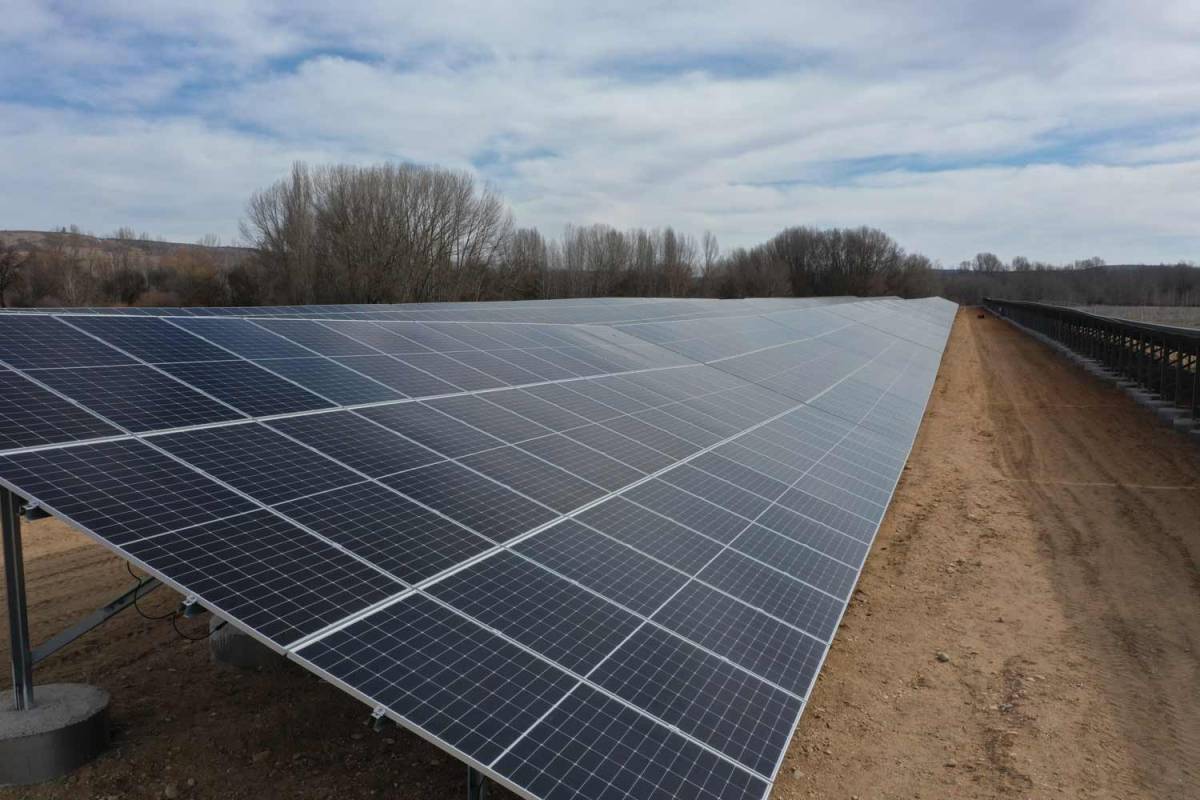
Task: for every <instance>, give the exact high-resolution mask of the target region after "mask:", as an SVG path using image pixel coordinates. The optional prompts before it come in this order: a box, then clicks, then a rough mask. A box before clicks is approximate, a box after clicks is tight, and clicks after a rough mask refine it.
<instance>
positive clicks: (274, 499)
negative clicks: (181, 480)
mask: <svg viewBox="0 0 1200 800" xmlns="http://www.w3.org/2000/svg"><path fill="white" fill-rule="evenodd" d="M152 441H153V442H154V444H156V445H157V446H159V447H161V448H163V449H164V450H166V451H168V452H170V453H171V454H172V455H174V456H176V457H178V458H180V459H182V460H184V461H186V462H187V463H189V464H191V465H193V466H195V467H196V468H198V469H200V470H203V471H204V472H206V473H208V474H209V475H212V476H213V477H214V478H216V479H217V480H220V481H224V482H225V483H227V484H229V485H230V486H232V487H233V488H235V489H237V490H238V491H240V492H245V493H246V494H248V495H250V496H251V497H253V498H254V499H255V500H258V501H259V502H260V503H266V504H267V505H271V504H273V503H281V502H283V501H284V500H291V499H293V498H295V497H300V496H302V495H307V494H312V493H314V492H323V491H326V490H328V489H334V488H336V487H338V486H349V485H350V484H353V483H359V482H361V481H362V478H361V477H360V476H358V475H356V474H354V473H353V472H351V471H350V470H348V469H345V468H344V467H340V466H338V465H337V464H336V463H334V462H333V461H331V460H329V459H328V458H325V457H324V456H322V455H320V454H319V453H314V452H313V451H312V450H309V449H308V448H306V447H304V446H302V445H299V444H297V443H295V442H293V441H291V440H289V439H287V438H286V437H284V436H280V435H279V434H278V433H275V432H274V431H272V430H269V429H267V428H265V427H263V426H262V425H259V424H249V425H230V426H225V427H221V428H205V429H202V430H193V431H183V432H180V433H172V434H168V435H166V436H155V437H154V438H153V439H152Z"/></svg>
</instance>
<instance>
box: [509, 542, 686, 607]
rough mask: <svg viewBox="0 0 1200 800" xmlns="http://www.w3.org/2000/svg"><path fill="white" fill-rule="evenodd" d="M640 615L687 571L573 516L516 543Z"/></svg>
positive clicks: (520, 550)
mask: <svg viewBox="0 0 1200 800" xmlns="http://www.w3.org/2000/svg"><path fill="white" fill-rule="evenodd" d="M513 549H514V550H515V551H516V552H518V553H520V554H521V555H523V556H526V557H527V558H531V559H533V560H534V561H536V562H538V563H539V564H542V565H543V566H545V567H548V568H549V569H551V570H553V571H554V572H557V573H558V574H559V575H562V576H564V577H566V578H569V579H570V580H573V581H575V582H577V583H579V584H580V585H582V586H586V587H587V588H589V589H591V590H592V591H594V592H597V593H599V594H601V595H603V596H605V597H607V598H609V599H611V600H613V601H614V602H616V603H619V604H621V605H623V606H625V607H626V608H628V609H630V610H632V611H634V612H636V613H638V614H651V613H653V612H654V611H655V610H656V609H657V608H658V607H659V606H660V605H662V604H663V603H664V602H666V600H667V599H668V598H669V597H670V596H671V595H672V594H674V593H675V592H676V591H677V590H678V589H679V587H681V586H683V584H684V583H686V582H687V577H686V576H685V575H683V573H680V572H677V571H675V570H673V569H671V568H670V567H668V566H666V565H664V564H662V563H660V562H658V561H655V560H654V559H652V558H650V557H649V556H645V555H642V554H641V553H639V552H637V551H636V550H634V549H633V548H631V547H627V546H626V545H623V544H620V543H619V542H617V541H615V540H613V539H610V538H608V537H607V536H602V535H600V534H599V533H598V532H597V531H594V530H592V529H590V528H586V527H584V526H583V525H580V524H579V523H577V522H574V521H572V520H565V521H563V522H560V523H558V524H557V525H555V526H553V527H552V528H549V529H548V530H545V531H542V532H541V533H539V534H537V535H536V536H531V537H529V538H528V539H525V540H524V541H522V542H521V543H519V544H517V545H516V546H515V547H514V548H513Z"/></svg>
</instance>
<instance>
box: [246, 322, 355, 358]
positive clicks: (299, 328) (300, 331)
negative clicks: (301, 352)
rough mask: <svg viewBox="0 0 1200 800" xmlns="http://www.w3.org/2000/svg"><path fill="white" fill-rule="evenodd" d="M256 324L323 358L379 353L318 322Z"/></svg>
mask: <svg viewBox="0 0 1200 800" xmlns="http://www.w3.org/2000/svg"><path fill="white" fill-rule="evenodd" d="M257 324H258V325H260V326H261V327H263V328H266V329H267V330H269V331H271V332H272V333H277V334H279V335H280V336H283V337H284V338H286V339H289V340H291V341H293V342H295V343H296V344H299V345H301V346H303V347H307V348H308V349H309V350H312V351H314V352H317V353H320V354H321V355H323V356H359V355H371V354H377V353H378V352H379V351H377V350H375V349H374V348H372V347H368V346H367V345H365V344H363V343H362V342H359V341H356V340H354V339H351V338H350V337H349V336H343V335H342V334H340V333H338V332H337V331H334V330H331V329H329V328H326V327H325V326H324V325H321V324H320V323H318V322H311V321H307V320H296V319H263V320H258V321H257Z"/></svg>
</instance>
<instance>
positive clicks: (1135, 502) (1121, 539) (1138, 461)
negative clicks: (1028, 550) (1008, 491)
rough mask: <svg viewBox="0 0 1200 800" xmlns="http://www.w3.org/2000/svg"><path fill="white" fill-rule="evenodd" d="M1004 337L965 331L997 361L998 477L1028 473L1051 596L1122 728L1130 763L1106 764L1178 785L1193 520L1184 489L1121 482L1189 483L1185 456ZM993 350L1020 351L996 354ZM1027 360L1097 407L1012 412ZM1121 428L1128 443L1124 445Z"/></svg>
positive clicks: (1191, 720)
mask: <svg viewBox="0 0 1200 800" xmlns="http://www.w3.org/2000/svg"><path fill="white" fill-rule="evenodd" d="M1018 337H1020V335H1019V334H1016V333H1015V332H1012V333H1010V334H1009V335H1007V336H1003V337H989V338H988V339H987V340H986V342H984V341H981V340H980V339H978V338H977V340H976V341H977V346H979V347H980V348H981V349H982V350H983V351H984V352H983V355H984V357H986V358H988V360H989V361H990V362H994V363H997V364H1002V365H1005V366H1008V367H1009V369H1007V370H997V371H995V372H991V373H989V374H988V376H987V386H988V390H989V393H990V394H991V395H992V396H993V398H994V399H993V402H994V403H996V404H997V405H1001V406H1002V405H1004V404H1008V406H1009V407H1010V408H1012V409H1014V410H1013V411H1012V412H1011V413H1006V414H997V415H996V417H997V421H998V424H999V426H1000V427H1001V428H1002V429H1003V431H1004V433H1003V434H1002V436H1001V439H1002V441H1003V442H1004V444H1003V446H1002V448H1001V458H1000V463H1001V465H1002V468H1003V471H1004V472H1005V475H1006V477H1015V478H1029V479H1031V482H1029V483H1026V484H1022V485H1020V490H1021V491H1022V492H1023V493H1024V494H1025V495H1026V496H1027V498H1028V503H1029V505H1030V507H1031V508H1032V509H1036V510H1037V512H1038V516H1039V527H1041V528H1042V531H1043V532H1042V539H1043V541H1044V543H1045V545H1046V550H1047V552H1048V554H1049V556H1050V558H1049V564H1050V566H1051V567H1052V569H1053V573H1054V575H1055V587H1056V589H1057V591H1058V593H1059V597H1060V602H1061V603H1062V604H1063V607H1064V609H1065V610H1066V613H1067V616H1068V618H1069V619H1070V620H1071V622H1072V627H1073V629H1074V631H1075V633H1076V634H1077V636H1078V637H1080V639H1081V640H1082V641H1083V643H1084V646H1085V648H1086V651H1087V652H1088V653H1089V654H1092V655H1093V657H1094V658H1095V659H1096V660H1097V662H1098V663H1097V666H1098V667H1100V668H1101V669H1100V674H1099V676H1098V677H1099V678H1100V680H1101V681H1102V685H1103V688H1104V691H1105V692H1106V694H1107V695H1108V698H1107V700H1108V703H1109V706H1110V713H1111V715H1112V718H1113V719H1114V720H1115V721H1116V722H1117V723H1118V724H1119V725H1120V726H1121V727H1122V728H1124V730H1125V738H1126V741H1127V746H1128V749H1129V750H1130V752H1131V754H1132V756H1133V757H1132V758H1130V759H1129V762H1130V763H1131V764H1132V765H1133V773H1132V774H1127V773H1125V772H1123V771H1121V772H1119V773H1118V783H1117V786H1115V787H1114V788H1121V789H1122V790H1123V793H1126V794H1134V793H1137V794H1139V795H1140V794H1142V793H1146V796H1153V797H1184V796H1188V795H1190V794H1191V793H1192V792H1193V790H1194V789H1195V786H1194V781H1195V780H1196V775H1195V773H1194V767H1193V764H1194V762H1195V759H1196V758H1197V757H1198V756H1200V750H1198V749H1197V745H1198V743H1200V727H1198V725H1197V713H1198V712H1200V702H1198V701H1197V694H1196V689H1195V687H1196V680H1197V678H1198V677H1200V663H1198V662H1197V656H1196V653H1197V645H1200V626H1198V625H1197V622H1198V621H1200V593H1198V591H1197V590H1198V588H1200V571H1198V570H1197V567H1196V560H1195V557H1194V555H1193V553H1194V548H1196V546H1197V542H1196V541H1195V538H1196V532H1195V527H1191V528H1190V530H1189V528H1187V527H1184V526H1182V525H1181V524H1180V523H1181V521H1182V520H1184V519H1186V518H1188V517H1190V518H1191V519H1193V520H1194V519H1196V518H1197V517H1196V514H1197V512H1198V511H1200V503H1198V502H1197V495H1196V493H1194V492H1182V493H1178V494H1177V495H1175V496H1168V497H1164V496H1162V495H1161V494H1159V495H1150V494H1147V493H1145V492H1143V491H1140V490H1137V489H1134V488H1131V487H1130V486H1128V485H1127V484H1126V482H1127V481H1129V480H1130V478H1131V476H1132V477H1133V479H1134V480H1137V481H1141V480H1145V478H1144V477H1142V476H1144V475H1145V474H1147V473H1151V474H1154V475H1159V476H1160V475H1162V474H1163V473H1166V475H1167V476H1168V477H1169V478H1170V479H1171V480H1172V482H1174V483H1177V484H1185V483H1194V482H1195V479H1196V471H1197V467H1196V460H1195V454H1194V453H1189V452H1187V450H1186V449H1185V448H1186V447H1187V445H1186V443H1183V442H1180V441H1178V438H1177V437H1175V435H1174V434H1173V433H1169V432H1166V431H1162V430H1160V429H1158V428H1157V427H1155V426H1154V424H1153V418H1152V417H1150V415H1148V414H1144V412H1142V411H1141V410H1140V409H1138V408H1137V407H1136V406H1134V405H1133V404H1132V403H1131V402H1129V401H1127V400H1125V398H1124V397H1122V396H1121V395H1120V394H1119V393H1117V392H1116V391H1115V390H1113V389H1111V388H1110V387H1108V386H1106V385H1104V384H1102V383H1101V382H1099V381H1097V380H1095V379H1093V378H1091V377H1090V376H1087V375H1086V374H1084V373H1083V372H1082V371H1079V370H1077V369H1075V368H1074V367H1071V366H1069V365H1068V364H1067V362H1066V361H1064V360H1061V359H1059V358H1057V357H1056V356H1055V355H1054V354H1053V353H1052V352H1051V351H1049V350H1048V349H1046V348H1044V347H1043V346H1041V345H1039V344H1037V343H1036V342H1034V341H1033V340H1031V339H1026V338H1024V337H1020V338H1018ZM1002 348H1007V349H1012V350H1014V351H1016V352H1018V353H1020V358H1004V357H997V353H996V351H997V350H999V349H1002ZM1010 365H1011V366H1010ZM1035 371H1037V372H1040V373H1045V372H1051V373H1053V372H1056V371H1057V372H1062V373H1065V375H1064V379H1063V380H1062V381H1061V384H1062V390H1063V391H1065V392H1068V393H1070V394H1071V395H1073V396H1074V397H1076V398H1080V397H1081V396H1082V399H1081V402H1083V403H1087V402H1089V400H1091V401H1093V402H1094V401H1095V400H1103V401H1106V402H1108V403H1111V407H1110V408H1109V409H1108V410H1107V411H1106V413H1105V414H1104V417H1103V419H1102V420H1097V419H1095V418H1094V415H1086V416H1080V415H1078V414H1072V413H1055V410H1054V409H1052V408H1046V409H1036V410H1034V411H1032V412H1031V411H1026V410H1024V409H1025V408H1027V407H1028V406H1025V405H1023V403H1025V402H1027V400H1028V398H1027V397H1024V396H1023V395H1024V394H1025V392H1026V391H1027V387H1030V386H1031V385H1037V383H1036V377H1035V376H1034V375H1032V374H1031V373H1032V372H1035ZM1014 373H1015V374H1014ZM1041 383H1044V380H1043V381H1041ZM1110 396H1111V397H1110ZM1097 428H1099V430H1097ZM1132 437H1136V438H1137V439H1139V440H1140V442H1141V446H1140V447H1135V448H1130V447H1128V446H1127V444H1126V443H1127V442H1129V440H1130V439H1131V438H1132ZM1113 440H1116V441H1115V442H1114V441H1113ZM1114 444H1115V445H1116V446H1115V447H1114ZM1180 445H1183V447H1181V446H1180ZM1033 464H1036V465H1037V470H1036V472H1035V471H1033V469H1032V467H1031V465H1033ZM1164 465H1165V466H1164ZM1047 477H1051V478H1055V479H1060V480H1064V481H1069V480H1083V479H1085V477H1086V479H1087V480H1096V481H1101V482H1106V483H1110V484H1113V485H1112V486H1111V487H1106V488H1090V489H1089V488H1086V487H1079V486H1054V485H1051V484H1046V483H1039V482H1037V480H1036V479H1038V478H1043V479H1044V478H1047ZM1106 760H1107V761H1109V762H1110V763H1111V759H1106Z"/></svg>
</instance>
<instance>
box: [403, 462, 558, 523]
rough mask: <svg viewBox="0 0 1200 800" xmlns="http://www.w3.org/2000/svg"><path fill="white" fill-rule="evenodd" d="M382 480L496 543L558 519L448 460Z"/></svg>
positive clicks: (543, 509)
mask: <svg viewBox="0 0 1200 800" xmlns="http://www.w3.org/2000/svg"><path fill="white" fill-rule="evenodd" d="M382 481H383V482H384V483H386V484H387V485H388V486H391V487H393V488H394V489H397V490H398V491H400V492H403V493H404V494H406V495H408V496H409V497H411V498H413V499H414V500H417V501H418V502H421V503H424V504H425V505H427V506H429V507H430V508H433V509H436V510H437V511H440V512H441V513H443V514H445V515H446V516H448V517H450V518H451V519H453V520H455V521H456V522H458V523H460V524H462V525H465V526H467V527H468V528H470V529H471V530H473V531H475V532H477V533H481V534H483V535H484V536H486V537H488V538H489V539H492V540H493V541H497V542H506V541H508V540H509V539H512V538H514V537H516V536H520V535H521V534H522V533H525V532H526V531H528V530H532V529H533V528H536V527H537V526H538V525H542V524H545V523H547V522H549V521H550V520H552V519H554V518H555V517H556V516H558V515H557V514H556V513H555V512H554V511H551V510H550V509H549V508H546V507H545V506H543V505H541V504H539V503H536V502H534V501H533V500H530V499H529V498H527V497H523V496H521V495H519V494H517V493H516V492H514V491H512V490H511V489H509V488H507V487H504V486H501V485H500V484H498V483H496V482H494V481H492V480H490V479H489V478H485V477H484V476H482V475H479V474H477V473H474V472H472V471H470V470H469V469H467V468H466V467H463V466H461V465H459V464H455V463H453V462H449V461H444V462H442V463H439V464H432V465H430V466H428V467H421V468H420V469H414V470H409V471H408V472H402V473H400V474H399V475H393V476H391V477H387V478H383V479H382Z"/></svg>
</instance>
